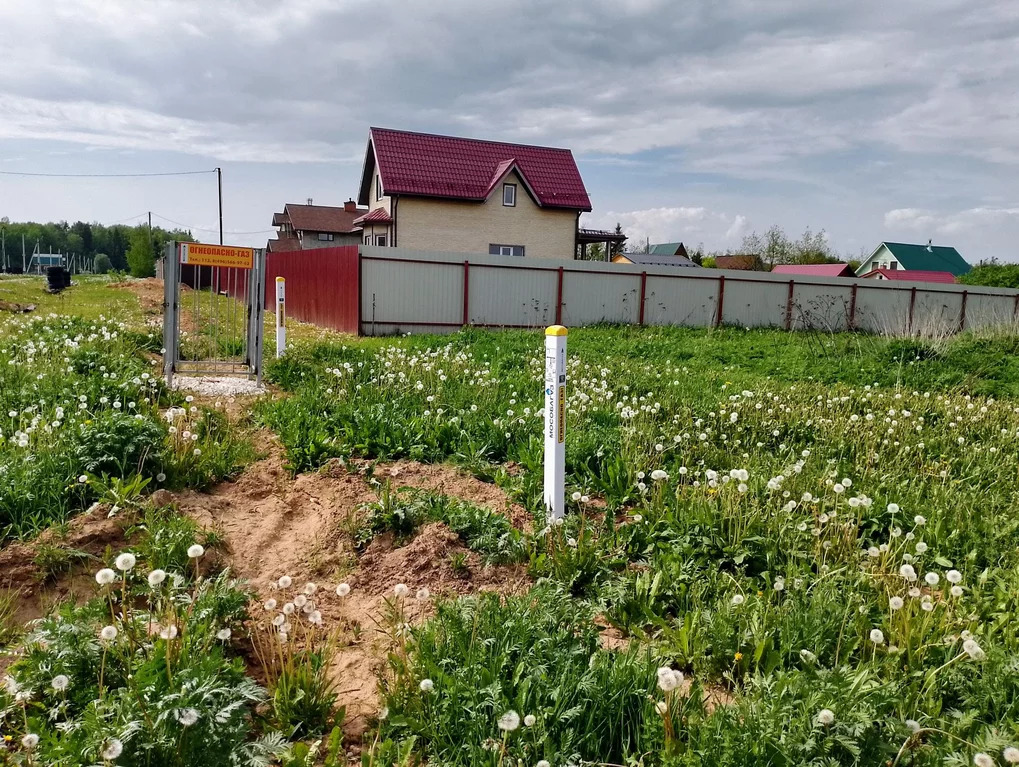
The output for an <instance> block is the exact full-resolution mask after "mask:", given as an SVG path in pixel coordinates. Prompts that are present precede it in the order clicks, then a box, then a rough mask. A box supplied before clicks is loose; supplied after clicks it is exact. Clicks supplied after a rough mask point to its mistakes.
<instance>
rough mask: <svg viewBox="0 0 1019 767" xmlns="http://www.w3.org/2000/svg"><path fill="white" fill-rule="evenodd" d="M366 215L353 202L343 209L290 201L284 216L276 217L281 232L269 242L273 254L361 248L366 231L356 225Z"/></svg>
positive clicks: (276, 215) (274, 223)
mask: <svg viewBox="0 0 1019 767" xmlns="http://www.w3.org/2000/svg"><path fill="white" fill-rule="evenodd" d="M365 212H366V211H365V210H364V209H363V208H358V207H357V203H355V202H354V201H353V200H347V202H345V203H344V204H343V207H342V208H341V207H337V206H333V205H314V204H313V201H312V200H308V203H307V204H306V205H298V204H296V203H292V202H288V203H287V204H286V205H284V206H283V212H282V213H274V214H273V216H272V225H273V226H275V227H277V233H276V239H275V240H269V245H268V249H269V252H270V253H280V252H283V251H290V250H309V249H311V248H332V247H336V246H338V245H357V244H359V243H360V242H361V232H362V230H361V226H360V224H357V223H355V222H356V221H357V219H359V218H360V217H361V216H363V215H364V214H365Z"/></svg>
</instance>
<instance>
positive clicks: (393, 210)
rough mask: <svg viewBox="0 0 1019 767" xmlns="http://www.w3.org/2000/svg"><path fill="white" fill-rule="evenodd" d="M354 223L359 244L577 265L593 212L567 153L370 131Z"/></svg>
mask: <svg viewBox="0 0 1019 767" xmlns="http://www.w3.org/2000/svg"><path fill="white" fill-rule="evenodd" d="M358 203H359V204H360V205H364V206H367V207H368V211H367V213H364V214H362V215H360V216H359V217H358V218H357V220H356V221H355V222H354V223H355V224H356V225H358V226H360V227H361V228H362V233H361V242H362V243H363V244H366V245H378V246H388V247H400V248H414V249H418V250H442V251H453V252H464V253H488V254H492V255H504V256H526V257H529V258H573V257H574V254H575V252H576V248H577V245H578V243H582V242H583V240H582V239H581V235H580V232H579V228H578V223H579V219H580V214H581V212H584V211H590V210H591V201H590V199H589V198H588V195H587V190H586V189H585V187H584V182H583V180H582V179H581V177H580V171H579V170H578V169H577V164H576V162H575V161H574V159H573V153H572V152H570V150H568V149H555V148H551V147H541V146H528V145H524V144H507V143H502V142H497V141H481V140H478V139H468V138H454V137H451V136H436V135H431V134H426V133H412V132H408V131H398V130H390V129H388V128H371V130H370V133H369V136H368V147H367V150H366V152H365V158H364V167H363V170H362V173H361V189H360V193H359V196H358Z"/></svg>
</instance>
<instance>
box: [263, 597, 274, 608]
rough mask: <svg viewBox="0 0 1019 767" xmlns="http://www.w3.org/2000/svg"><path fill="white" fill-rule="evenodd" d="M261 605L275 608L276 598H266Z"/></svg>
mask: <svg viewBox="0 0 1019 767" xmlns="http://www.w3.org/2000/svg"><path fill="white" fill-rule="evenodd" d="M262 607H264V608H265V609H266V610H275V609H276V600H275V599H267V600H265V603H264V604H263V605H262Z"/></svg>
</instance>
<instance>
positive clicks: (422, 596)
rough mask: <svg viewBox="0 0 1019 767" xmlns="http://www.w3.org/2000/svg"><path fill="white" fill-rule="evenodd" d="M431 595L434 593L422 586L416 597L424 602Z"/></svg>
mask: <svg viewBox="0 0 1019 767" xmlns="http://www.w3.org/2000/svg"><path fill="white" fill-rule="evenodd" d="M431 595H432V592H430V591H429V590H428V589H427V588H425V587H424V586H422V587H421V588H419V589H418V593H417V594H416V595H415V596H416V597H417V599H418V601H419V602H424V601H425V600H426V599H428V598H429V597H430V596H431Z"/></svg>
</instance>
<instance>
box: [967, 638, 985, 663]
mask: <svg viewBox="0 0 1019 767" xmlns="http://www.w3.org/2000/svg"><path fill="white" fill-rule="evenodd" d="M962 651H963V652H964V653H966V654H967V655H968V656H969V657H971V658H972V659H973V660H983V659H984V658H985V657H987V656H986V654H985V653H984V651H983V649H982V648H981V647H980V645H978V644H977V642H976V640H975V639H967V640H966V641H965V642H963V643H962Z"/></svg>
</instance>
